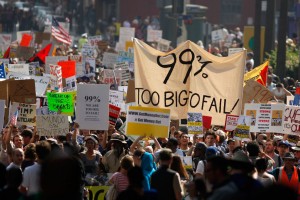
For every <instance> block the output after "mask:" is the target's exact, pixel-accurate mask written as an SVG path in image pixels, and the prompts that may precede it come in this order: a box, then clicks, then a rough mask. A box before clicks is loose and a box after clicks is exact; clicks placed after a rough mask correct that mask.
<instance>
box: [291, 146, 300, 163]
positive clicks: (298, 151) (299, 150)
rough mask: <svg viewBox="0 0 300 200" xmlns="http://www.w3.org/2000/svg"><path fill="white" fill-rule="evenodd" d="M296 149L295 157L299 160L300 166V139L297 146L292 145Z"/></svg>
mask: <svg viewBox="0 0 300 200" xmlns="http://www.w3.org/2000/svg"><path fill="white" fill-rule="evenodd" d="M292 150H293V151H294V155H295V158H296V160H297V163H296V166H297V167H300V141H298V142H297V144H296V146H295V147H292Z"/></svg>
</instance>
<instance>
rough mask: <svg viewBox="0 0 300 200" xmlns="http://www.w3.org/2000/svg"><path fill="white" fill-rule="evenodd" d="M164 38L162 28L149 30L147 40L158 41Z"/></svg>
mask: <svg viewBox="0 0 300 200" xmlns="http://www.w3.org/2000/svg"><path fill="white" fill-rule="evenodd" d="M161 38H162V30H151V29H149V30H147V41H148V42H157V41H158V40H159V39H161Z"/></svg>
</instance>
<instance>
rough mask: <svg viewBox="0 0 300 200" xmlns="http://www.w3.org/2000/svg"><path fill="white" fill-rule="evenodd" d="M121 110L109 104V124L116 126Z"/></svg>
mask: <svg viewBox="0 0 300 200" xmlns="http://www.w3.org/2000/svg"><path fill="white" fill-rule="evenodd" d="M120 111H121V108H120V107H118V106H115V105H112V104H109V123H110V124H112V125H115V124H116V122H117V119H118V117H119V114H120Z"/></svg>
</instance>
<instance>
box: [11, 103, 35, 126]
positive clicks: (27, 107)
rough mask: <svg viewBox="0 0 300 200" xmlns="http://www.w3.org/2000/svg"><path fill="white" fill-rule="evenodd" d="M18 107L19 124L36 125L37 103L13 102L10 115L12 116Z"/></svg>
mask: <svg viewBox="0 0 300 200" xmlns="http://www.w3.org/2000/svg"><path fill="white" fill-rule="evenodd" d="M17 109H19V114H18V120H17V126H20V125H27V126H35V123H36V105H33V104H25V103H16V102H13V103H12V104H11V106H10V110H9V116H12V115H13V114H14V113H15V112H16V110H17ZM9 118H10V117H9Z"/></svg>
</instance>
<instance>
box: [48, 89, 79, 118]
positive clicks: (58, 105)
mask: <svg viewBox="0 0 300 200" xmlns="http://www.w3.org/2000/svg"><path fill="white" fill-rule="evenodd" d="M47 99H48V108H49V110H51V111H56V112H60V113H61V114H67V115H73V113H74V98H73V94H72V93H70V92H61V93H52V92H48V93H47Z"/></svg>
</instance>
